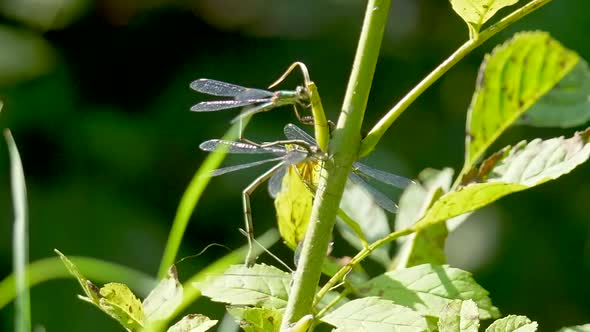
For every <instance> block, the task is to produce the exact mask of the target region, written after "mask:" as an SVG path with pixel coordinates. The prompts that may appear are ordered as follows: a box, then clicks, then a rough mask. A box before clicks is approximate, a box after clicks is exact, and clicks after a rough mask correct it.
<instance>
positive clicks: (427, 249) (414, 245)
mask: <svg viewBox="0 0 590 332" xmlns="http://www.w3.org/2000/svg"><path fill="white" fill-rule="evenodd" d="M452 178H453V170H452V169H450V168H446V169H444V170H442V171H437V170H434V169H426V170H424V171H422V172H421V173H420V174H419V175H418V182H415V183H412V184H410V185H409V186H408V188H406V190H404V193H403V194H402V197H401V198H400V200H399V212H398V215H397V218H396V220H395V221H396V224H395V229H396V230H401V229H404V228H407V227H410V226H412V225H413V224H414V223H416V221H418V220H419V219H420V217H422V216H423V215H424V213H425V212H426V211H427V210H428V208H429V207H430V206H431V205H432V203H433V202H434V201H436V200H437V199H438V198H440V196H442V194H443V193H445V192H447V191H448V190H449V188H450V187H451V182H452ZM447 235H448V231H447V226H446V225H445V224H444V223H440V224H437V225H435V226H434V227H428V228H426V229H424V230H421V231H419V232H415V233H413V234H411V235H409V236H405V237H402V238H400V239H399V240H398V242H399V243H400V245H401V247H400V249H399V250H398V252H397V254H396V257H395V260H394V266H393V268H392V270H393V269H398V268H404V267H411V266H415V265H420V264H426V263H429V264H437V265H440V264H444V263H445V261H446V259H445V253H444V246H445V240H446V238H447Z"/></svg>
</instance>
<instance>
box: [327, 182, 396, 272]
mask: <svg viewBox="0 0 590 332" xmlns="http://www.w3.org/2000/svg"><path fill="white" fill-rule="evenodd" d="M340 209H341V210H342V211H343V212H344V213H345V214H346V215H347V216H348V217H349V218H350V219H352V222H353V223H356V224H357V225H358V227H359V229H357V230H354V229H352V228H351V227H350V226H349V225H348V224H350V223H345V222H344V221H343V220H341V219H340V218H338V219H339V222H338V223H336V227H337V229H338V231H340V234H341V235H342V237H343V238H344V239H345V240H346V241H347V242H348V243H350V244H351V245H352V246H353V247H354V248H356V249H358V250H361V249H363V248H364V247H365V244H363V240H364V241H368V242H369V243H372V242H374V241H377V240H379V239H381V238H383V237H385V236H387V234H389V233H391V228H390V227H389V221H388V220H387V215H385V212H384V211H383V209H382V208H381V207H379V205H377V203H375V200H374V199H373V196H371V195H370V194H369V193H367V191H366V190H365V189H363V188H362V187H361V186H359V185H358V184H355V183H354V182H352V181H347V183H346V187H345V189H344V194H343V195H342V199H341V200H340ZM359 233H360V234H362V235H363V239H360V238H359V236H358V235H357V234H359ZM390 249H391V245H390V244H386V245H383V246H380V247H379V248H377V249H376V250H374V251H373V252H372V253H371V255H370V256H369V257H371V258H372V259H374V260H375V261H377V262H379V263H381V264H382V265H384V266H388V265H389V264H390V262H391V257H390V256H389V251H390Z"/></svg>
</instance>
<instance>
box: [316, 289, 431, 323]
mask: <svg viewBox="0 0 590 332" xmlns="http://www.w3.org/2000/svg"><path fill="white" fill-rule="evenodd" d="M322 321H324V322H326V323H329V324H332V325H334V326H336V330H334V331H356V332H364V331H367V332H372V331H403V332H413V331H416V332H418V331H426V330H427V324H426V319H424V317H422V316H420V314H418V313H417V312H415V311H413V310H411V309H409V308H406V307H404V306H401V305H397V304H395V303H393V302H392V301H388V300H383V299H380V298H378V297H365V298H361V299H356V300H353V301H350V302H348V303H346V304H345V305H343V306H341V307H340V308H338V309H336V310H334V311H333V312H331V313H330V314H328V315H326V316H324V317H322Z"/></svg>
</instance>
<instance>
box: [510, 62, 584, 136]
mask: <svg viewBox="0 0 590 332" xmlns="http://www.w3.org/2000/svg"><path fill="white" fill-rule="evenodd" d="M588 121H590V68H588V63H587V62H586V61H584V60H580V62H578V64H577V65H576V66H575V67H574V69H572V71H570V72H569V74H567V75H566V76H565V77H564V78H563V79H562V80H561V81H560V82H559V83H557V84H556V85H555V87H553V89H552V90H551V91H549V93H547V94H546V95H544V96H543V97H541V99H540V100H539V101H538V102H537V103H536V104H535V105H533V107H531V109H529V110H528V111H527V112H526V113H525V114H523V115H522V117H520V119H518V122H517V124H522V125H528V126H535V127H561V128H569V127H575V126H579V125H582V124H584V123H586V122H588Z"/></svg>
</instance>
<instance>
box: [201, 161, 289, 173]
mask: <svg viewBox="0 0 590 332" xmlns="http://www.w3.org/2000/svg"><path fill="white" fill-rule="evenodd" d="M283 159H284V157H276V158H272V159H265V160H259V161H253V162H251V163H246V164H241V165H234V166H227V167H223V168H218V169H216V170H214V171H213V172H211V176H218V175H222V174H226V173H231V172H235V171H239V170H242V169H247V168H251V167H255V166H260V165H264V164H266V163H270V162H273V161H279V160H283Z"/></svg>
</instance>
